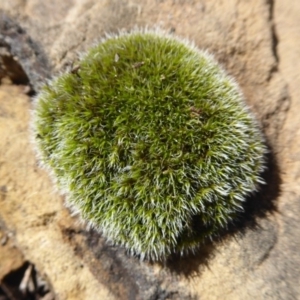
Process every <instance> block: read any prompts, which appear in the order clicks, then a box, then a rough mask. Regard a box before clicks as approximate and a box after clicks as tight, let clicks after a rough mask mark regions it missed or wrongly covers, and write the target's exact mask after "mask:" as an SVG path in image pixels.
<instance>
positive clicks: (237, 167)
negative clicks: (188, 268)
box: [34, 31, 265, 259]
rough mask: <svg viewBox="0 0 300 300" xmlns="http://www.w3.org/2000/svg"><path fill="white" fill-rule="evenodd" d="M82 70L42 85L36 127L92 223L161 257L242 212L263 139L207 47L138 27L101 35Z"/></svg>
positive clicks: (48, 160) (61, 181)
mask: <svg viewBox="0 0 300 300" xmlns="http://www.w3.org/2000/svg"><path fill="white" fill-rule="evenodd" d="M79 67H80V68H79V69H78V70H77V71H74V72H70V73H66V74H64V75H61V76H60V77H58V78H56V79H54V80H53V81H52V82H51V83H50V84H48V85H45V86H44V87H43V89H42V91H41V93H40V95H39V96H38V98H37V99H36V103H35V111H34V131H35V137H36V144H37V146H38V149H39V154H40V158H41V161H42V162H43V163H44V165H46V166H47V167H48V168H49V169H50V170H51V172H52V173H53V174H54V176H55V178H56V180H57V183H58V185H59V187H60V188H61V189H62V190H63V191H64V192H66V194H67V195H68V203H69V205H71V207H72V208H73V209H74V210H75V211H77V212H79V213H80V215H81V216H82V218H83V219H84V220H86V221H88V223H89V224H90V225H92V226H94V227H95V228H97V229H98V230H100V231H101V232H102V233H103V235H104V236H105V237H106V238H107V239H109V240H110V241H112V242H113V243H116V244H120V245H123V246H125V247H126V248H127V249H129V250H130V252H131V253H134V254H140V255H141V256H142V257H148V258H152V259H164V258H166V257H167V256H168V255H170V254H171V253H173V252H185V251H189V250H193V249H195V247H198V245H199V244H200V243H201V242H203V241H205V240H206V239H207V238H212V237H213V236H214V235H216V234H218V232H219V231H220V230H221V229H222V228H224V227H226V225H227V224H228V223H229V222H231V221H232V219H234V218H235V216H236V214H237V213H238V212H240V211H242V210H243V201H244V200H245V197H246V196H247V195H249V193H251V192H253V191H254V190H255V189H256V187H257V185H258V183H259V182H261V179H260V177H259V174H260V173H261V171H262V169H263V156H264V152H265V147H264V145H263V139H262V136H261V133H260V132H259V129H258V126H257V124H256V122H255V120H254V118H253V116H252V115H251V113H250V112H249V110H248V109H247V108H246V106H245V104H244V101H243V96H242V95H241V92H240V90H239V88H238V86H237V85H236V84H235V83H234V81H233V80H232V79H231V78H230V77H229V76H227V75H226V74H225V72H224V71H223V70H222V68H221V67H220V66H219V65H218V64H217V63H216V62H215V61H214V59H213V58H212V57H211V56H210V55H208V54H207V53H205V52H202V51H200V50H198V49H196V48H195V47H194V46H192V45H191V44H190V43H188V42H186V41H180V40H179V39H177V38H175V37H172V36H169V35H164V34H162V33H159V32H152V31H141V32H139V31H134V32H131V33H129V34H123V35H120V36H115V37H109V38H107V39H106V40H104V41H102V42H101V43H100V44H99V45H98V46H96V47H93V48H92V49H91V50H90V51H89V52H88V53H87V54H86V55H85V56H84V57H83V59H82V60H81V61H80V62H79ZM195 224H196V225H195Z"/></svg>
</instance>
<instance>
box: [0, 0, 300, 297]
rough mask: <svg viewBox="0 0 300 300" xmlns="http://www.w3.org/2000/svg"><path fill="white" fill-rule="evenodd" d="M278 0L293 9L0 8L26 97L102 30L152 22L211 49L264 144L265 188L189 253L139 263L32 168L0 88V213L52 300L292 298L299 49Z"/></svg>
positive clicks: (16, 111) (260, 5) (298, 291)
mask: <svg viewBox="0 0 300 300" xmlns="http://www.w3.org/2000/svg"><path fill="white" fill-rule="evenodd" d="M289 1H290V5H291V6H290V7H294V8H295V10H293V9H291V11H289V10H288V8H286V6H285V5H284V4H283V2H282V0H280V1H279V0H278V1H277V2H275V6H274V3H273V1H263V0H258V1H251V2H246V1H238V0H234V1H231V2H228V1H227V2H221V1H217V0H213V1H209V2H208V1H184V0H182V1H171V0H165V1H150V0H146V1H143V2H142V3H141V2H140V1H128V0H122V1H117V0H112V1H95V0H86V1H77V2H75V1H71V0H67V1H63V2H61V1H58V0H57V1H54V2H51V3H48V4H46V3H43V2H41V1H37V0H28V1H26V2H22V1H18V0H11V1H9V2H8V1H6V2H5V3H0V9H2V15H1V19H0V34H1V35H0V42H1V41H4V42H5V43H2V44H0V45H3V44H4V50H3V51H4V52H3V53H4V54H2V56H1V57H2V61H3V57H5V56H8V57H12V58H13V59H17V60H16V61H17V62H18V64H19V67H20V68H21V69H23V71H24V73H25V74H26V76H27V77H28V79H29V81H30V84H31V85H32V87H33V89H34V90H35V91H36V92H38V90H39V87H40V83H41V82H42V81H43V80H45V79H47V78H49V77H50V76H54V75H56V74H58V72H60V71H62V70H65V69H67V68H68V67H69V66H70V64H71V63H72V62H73V61H76V60H77V59H78V55H79V53H82V52H83V51H86V50H87V49H88V48H89V47H90V46H91V45H92V44H93V43H95V42H96V41H97V40H99V39H100V38H101V37H102V36H103V35H104V33H105V32H111V33H114V32H117V31H118V30H127V29H129V28H132V27H133V26H135V25H137V26H146V25H147V26H150V27H151V26H154V25H159V26H160V27H162V28H164V29H165V30H167V31H170V32H175V34H177V35H179V36H182V37H187V38H190V39H192V40H194V41H195V43H196V45H197V46H199V47H200V48H205V49H208V50H209V51H210V52H212V53H214V54H215V57H216V58H217V60H218V61H220V62H221V63H222V64H223V65H224V67H225V69H226V70H227V71H228V72H229V74H231V75H233V76H234V77H235V78H236V79H237V81H238V82H239V84H240V86H241V88H242V90H243V92H244V94H245V98H246V101H247V102H248V103H249V105H250V106H251V109H252V111H253V113H254V114H255V115H256V117H257V118H258V120H259V121H260V122H261V124H262V129H263V131H264V133H265V136H266V140H267V141H268V144H269V146H270V154H269V157H268V171H266V172H265V174H264V177H265V179H266V181H267V184H266V186H264V187H262V189H261V191H260V192H258V193H257V194H256V195H254V196H253V197H249V199H248V201H247V203H246V205H245V207H246V211H245V213H244V214H243V215H242V216H241V218H240V220H239V221H238V222H237V223H236V224H235V226H232V228H229V230H228V232H226V234H224V235H223V236H222V237H220V239H219V240H218V241H215V242H214V243H212V244H209V245H206V246H204V247H202V248H201V249H200V250H199V252H198V253H196V254H195V255H191V256H189V257H176V256H174V257H172V258H171V259H170V260H169V261H167V262H166V263H165V264H159V263H150V262H141V261H139V260H138V259H137V258H135V257H130V256H128V255H127V254H126V252H125V251H124V250H123V249H121V248H118V247H113V246H111V245H109V244H108V243H107V242H106V241H105V240H103V238H102V237H101V235H100V234H98V233H96V232H94V231H92V230H87V229H86V228H85V226H84V225H83V224H79V223H78V222H77V219H76V218H74V217H71V216H70V215H69V212H68V210H67V209H66V208H64V207H63V199H62V198H61V197H60V196H58V194H57V193H54V192H52V190H53V184H52V183H51V182H50V180H49V178H48V176H47V174H45V173H44V171H42V170H40V169H38V168H37V166H36V160H35V159H34V154H33V151H32V147H31V146H30V143H29V139H28V134H27V130H28V129H27V128H28V122H29V115H28V112H29V107H30V104H29V101H28V98H26V97H25V96H24V95H20V93H19V92H20V91H18V88H17V87H12V86H2V87H1V93H2V94H0V96H1V97H2V98H1V101H0V121H1V122H2V123H1V127H0V128H1V130H0V137H1V139H0V140H1V147H0V149H1V150H0V158H1V162H0V164H1V168H0V178H1V182H0V185H1V186H6V192H5V195H4V196H3V193H2V194H1V195H2V196H1V198H0V205H1V211H0V218H1V219H2V220H3V221H4V222H5V224H6V226H7V227H8V228H10V230H14V232H15V240H16V242H17V244H18V246H19V247H20V249H21V250H22V251H23V253H24V255H25V256H26V257H28V258H30V260H31V261H33V262H34V263H35V264H36V265H37V267H38V268H39V269H40V270H42V271H43V272H44V273H45V274H47V276H48V278H49V279H50V281H51V283H52V285H53V287H54V290H55V291H56V293H57V296H58V297H59V298H60V299H92V298H93V296H95V295H97V298H99V299H230V300H231V299H296V298H300V288H299V285H298V282H299V274H300V273H299V268H300V259H299V255H298V249H299V243H300V239H299V236H300V235H299V233H300V225H299V224H298V223H299V222H297V217H298V215H299V212H300V207H299V201H298V200H299V197H300V190H299V188H298V186H299V174H300V172H299V170H300V163H299V157H300V156H299V153H298V152H299V151H298V149H299V142H298V140H299V139H298V140H296V138H295V137H297V136H298V135H299V134H300V131H299V126H298V124H299V117H298V114H297V111H298V110H299V107H298V106H299V104H298V103H297V101H296V99H297V96H298V93H297V92H298V86H299V83H298V81H297V80H298V79H299V75H298V70H299V67H298V60H297V59H295V58H293V57H294V55H295V57H296V58H297V57H298V56H297V54H299V51H300V50H299V49H300V45H299V42H298V39H297V38H296V32H299V26H300V24H299V21H298V19H297V15H298V14H297V13H299V9H300V7H299V5H298V4H295V2H292V1H291V0H289ZM287 19H288V20H289V22H291V24H294V25H293V26H294V27H293V28H295V31H293V32H292V33H291V32H289V28H290V25H287V24H285V21H286V20H287ZM8 24H9V25H8ZM275 25H277V26H275ZM293 34H294V35H293ZM294 41H297V51H298V52H294V51H293V48H294V47H293V45H294ZM2 48H3V47H2ZM295 51H296V50H295ZM0 53H1V52H0ZM286 54H287V55H286ZM8 69H9V68H8ZM12 69H13V67H12V68H11V70H12ZM296 70H297V71H296ZM6 73H9V72H8V71H6ZM12 73H13V74H18V72H17V71H12ZM8 75H9V74H8ZM18 76H20V78H21V77H22V76H21V75H18ZM18 76H17V77H18ZM10 77H11V78H13V77H12V76H10ZM295 78H296V79H297V80H296V79H295ZM18 93H19V94H18ZM12 96H13V97H14V105H13V106H12V105H10V102H9V101H10V99H12ZM15 99H18V100H15ZM290 107H291V108H290ZM289 108H290V109H289ZM2 128H4V129H2ZM8 199H9V201H7V200H8ZM276 209H277V210H278V211H276ZM100 295H101V296H100ZM76 297H77V298H76Z"/></svg>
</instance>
